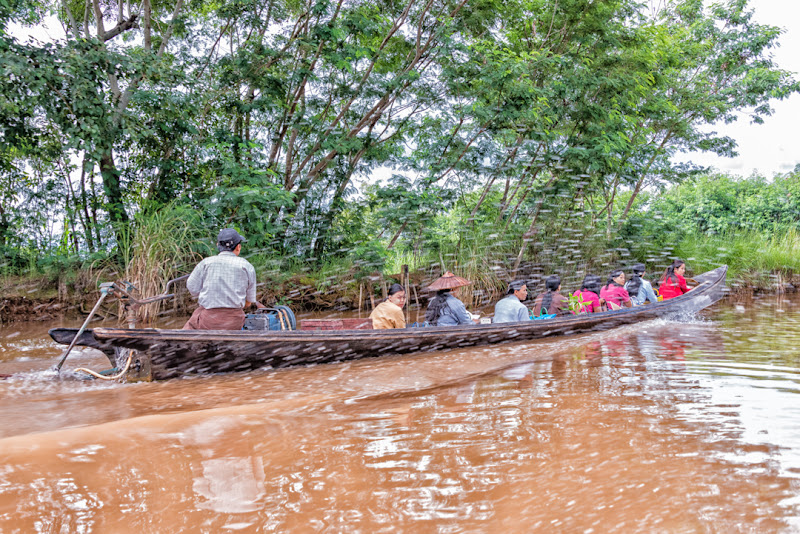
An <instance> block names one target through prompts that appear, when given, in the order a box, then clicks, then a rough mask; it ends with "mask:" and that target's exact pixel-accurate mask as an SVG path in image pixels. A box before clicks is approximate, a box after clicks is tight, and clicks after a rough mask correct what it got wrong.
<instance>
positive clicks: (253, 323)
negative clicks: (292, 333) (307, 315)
mask: <svg viewBox="0 0 800 534" xmlns="http://www.w3.org/2000/svg"><path fill="white" fill-rule="evenodd" d="M242 330H297V320H296V319H295V317H294V313H293V312H292V310H291V309H290V308H289V307H288V306H280V305H279V306H275V307H274V308H259V309H258V310H256V311H255V313H248V314H245V316H244V326H243V327H242Z"/></svg>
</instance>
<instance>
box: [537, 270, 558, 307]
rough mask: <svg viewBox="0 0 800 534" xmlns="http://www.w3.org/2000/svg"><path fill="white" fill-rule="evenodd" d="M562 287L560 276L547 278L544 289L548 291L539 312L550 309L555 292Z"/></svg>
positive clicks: (555, 275)
mask: <svg viewBox="0 0 800 534" xmlns="http://www.w3.org/2000/svg"><path fill="white" fill-rule="evenodd" d="M560 286H561V277H560V276H558V275H557V274H554V275H552V276H548V277H547V280H545V282H544V287H545V289H546V290H547V293H545V294H544V297H542V305H541V306H540V307H539V310H546V309H548V308H549V307H550V304H552V303H553V292H555V291H558V288H559V287H560ZM540 313H541V311H540Z"/></svg>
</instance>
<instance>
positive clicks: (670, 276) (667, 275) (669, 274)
mask: <svg viewBox="0 0 800 534" xmlns="http://www.w3.org/2000/svg"><path fill="white" fill-rule="evenodd" d="M685 263H686V262H685V261H683V260H675V261H673V262H672V265H670V266H669V267H667V270H666V271H664V276H662V277H661V283H662V284H663V283H664V282H666V281H667V280H672V281H673V282H677V281H678V277H677V276H676V275H675V269H678V268H680V266H681V265H684V264H685Z"/></svg>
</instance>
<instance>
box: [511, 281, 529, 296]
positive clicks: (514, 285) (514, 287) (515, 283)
mask: <svg viewBox="0 0 800 534" xmlns="http://www.w3.org/2000/svg"><path fill="white" fill-rule="evenodd" d="M526 285H528V282H527V281H526V280H514V281H513V282H511V283H510V284H508V292H507V293H506V295H513V294H514V291H517V290H519V289H520V288H522V286H526Z"/></svg>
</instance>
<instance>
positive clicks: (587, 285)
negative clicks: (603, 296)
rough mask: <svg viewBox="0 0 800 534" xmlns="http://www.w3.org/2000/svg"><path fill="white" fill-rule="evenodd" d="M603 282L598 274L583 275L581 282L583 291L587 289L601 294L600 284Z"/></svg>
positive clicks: (598, 294)
mask: <svg viewBox="0 0 800 534" xmlns="http://www.w3.org/2000/svg"><path fill="white" fill-rule="evenodd" d="M601 284H602V280H601V279H600V277H599V276H597V275H596V274H587V275H586V276H584V277H583V283H582V284H581V291H583V290H584V289H587V290H589V291H591V292H592V293H594V294H595V295H597V296H598V297H599V296H600V286H601Z"/></svg>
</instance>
